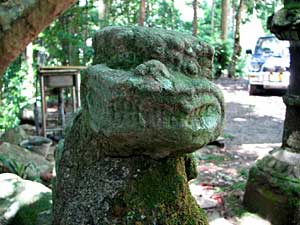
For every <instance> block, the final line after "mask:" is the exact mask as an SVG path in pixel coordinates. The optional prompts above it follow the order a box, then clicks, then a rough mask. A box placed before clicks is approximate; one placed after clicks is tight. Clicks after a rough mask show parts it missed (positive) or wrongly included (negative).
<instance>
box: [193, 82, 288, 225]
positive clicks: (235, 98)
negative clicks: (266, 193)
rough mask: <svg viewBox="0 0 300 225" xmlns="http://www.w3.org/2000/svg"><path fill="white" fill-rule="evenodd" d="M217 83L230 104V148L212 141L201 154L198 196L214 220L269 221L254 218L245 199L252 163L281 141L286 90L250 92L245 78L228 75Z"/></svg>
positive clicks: (227, 127) (195, 182) (196, 184)
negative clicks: (228, 77) (234, 77)
mask: <svg viewBox="0 0 300 225" xmlns="http://www.w3.org/2000/svg"><path fill="white" fill-rule="evenodd" d="M216 84H217V85H218V86H219V87H220V88H221V89H222V90H223V94H224V98H225V102H226V121H225V128H224V134H223V140H222V141H221V142H223V143H224V146H221V147H217V146H214V145H208V146H205V147H204V148H202V149H200V150H199V151H197V152H196V154H195V155H196V157H197V159H198V168H197V169H198V172H199V175H198V178H197V179H195V180H193V181H191V183H190V187H191V191H192V194H193V195H194V196H195V197H196V199H197V201H198V203H199V204H200V205H201V206H202V208H206V209H205V210H206V212H207V213H208V216H209V220H210V221H211V224H224V225H226V224H246V223H248V224H249V222H250V223H253V224H269V223H268V222H267V221H263V220H261V219H259V218H258V217H256V216H254V215H250V216H249V214H247V213H246V211H245V209H244V208H243V207H242V198H243V193H244V187H245V182H246V180H247V174H248V171H249V168H250V167H251V165H253V163H254V162H255V160H256V159H257V158H260V157H262V156H264V155H265V154H267V153H268V152H269V151H270V150H272V149H273V148H276V147H280V145H281V138H282V129H283V121H284V116H285V105H284V104H283V101H282V98H281V96H280V94H281V93H278V92H277V93H276V92H275V93H274V92H273V93H268V94H265V95H264V96H249V94H248V90H247V84H248V81H247V80H245V79H238V80H233V79H226V78H222V79H219V80H218V81H216ZM274 94H275V95H277V96H274ZM245 221H246V222H245ZM252 221H253V222H252Z"/></svg>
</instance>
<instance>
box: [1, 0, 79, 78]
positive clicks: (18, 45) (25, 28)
mask: <svg viewBox="0 0 300 225" xmlns="http://www.w3.org/2000/svg"><path fill="white" fill-rule="evenodd" d="M74 2H76V0H63V1H62V0H51V1H50V0H35V1H33V2H32V3H28V1H27V0H20V1H18V2H17V3H15V2H14V3H12V1H4V2H3V1H0V12H1V14H0V17H2V18H6V19H5V20H1V21H0V76H2V74H3V72H4V71H5V69H6V68H7V66H8V65H9V64H10V63H11V62H12V61H13V60H14V59H15V58H16V57H17V56H18V55H19V54H20V53H21V52H22V50H23V49H24V48H25V47H26V46H27V45H28V44H29V43H30V42H31V41H32V40H33V39H34V38H35V37H36V36H37V35H38V34H39V33H40V32H41V31H42V30H43V29H44V28H45V27H46V26H48V25H49V24H50V23H51V22H52V21H53V20H54V19H55V18H57V17H58V16H59V15H60V14H61V13H62V12H63V11H64V10H65V9H67V8H69V7H70V6H71V5H72V4H73V3H74ZM15 15H18V16H17V17H15Z"/></svg>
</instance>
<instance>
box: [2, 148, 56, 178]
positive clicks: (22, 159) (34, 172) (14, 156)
mask: <svg viewBox="0 0 300 225" xmlns="http://www.w3.org/2000/svg"><path fill="white" fill-rule="evenodd" d="M0 157H2V158H4V159H6V160H8V161H15V162H17V163H18V164H19V165H29V164H34V167H28V168H27V169H26V176H27V177H28V178H36V176H38V177H39V176H40V173H43V172H47V171H52V168H53V165H51V163H50V162H48V161H47V160H45V159H44V157H42V156H40V155H38V154H36V153H33V152H30V151H28V150H26V149H24V148H21V147H19V146H17V145H12V144H10V143H6V142H3V143H1V144H0ZM9 171H10V170H9V168H7V167H6V166H5V165H4V164H3V163H2V162H1V161H0V173H3V172H9Z"/></svg>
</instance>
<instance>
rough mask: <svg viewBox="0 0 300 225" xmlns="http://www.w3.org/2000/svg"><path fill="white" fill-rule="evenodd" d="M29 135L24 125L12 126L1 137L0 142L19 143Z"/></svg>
mask: <svg viewBox="0 0 300 225" xmlns="http://www.w3.org/2000/svg"><path fill="white" fill-rule="evenodd" d="M28 137H29V135H27V134H26V132H25V130H24V129H23V128H22V127H15V128H11V129H9V130H8V131H6V132H5V133H4V134H2V135H1V137H0V142H1V141H2V142H8V143H10V144H14V145H19V144H20V142H21V141H23V140H25V139H27V138H28Z"/></svg>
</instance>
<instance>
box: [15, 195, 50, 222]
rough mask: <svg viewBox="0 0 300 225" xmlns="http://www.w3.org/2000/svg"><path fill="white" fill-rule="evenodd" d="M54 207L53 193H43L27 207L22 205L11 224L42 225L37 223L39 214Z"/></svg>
mask: <svg viewBox="0 0 300 225" xmlns="http://www.w3.org/2000/svg"><path fill="white" fill-rule="evenodd" d="M51 208H52V194H51V192H48V193H41V194H40V197H39V200H38V201H35V202H33V203H31V204H29V205H26V207H22V208H21V209H20V211H19V212H18V213H17V215H16V216H15V217H14V219H13V220H12V221H11V222H10V225H41V224H38V223H37V219H38V216H39V214H40V213H41V212H44V211H48V210H49V209H51Z"/></svg>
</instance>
